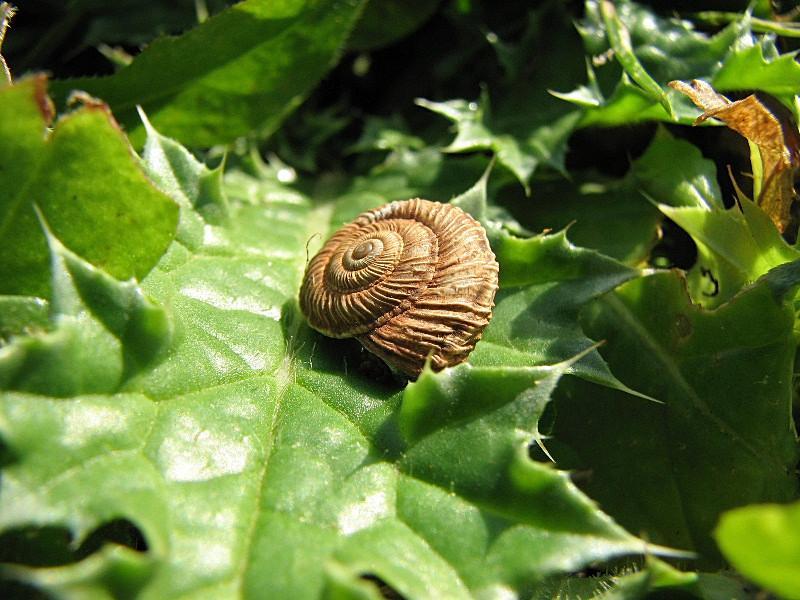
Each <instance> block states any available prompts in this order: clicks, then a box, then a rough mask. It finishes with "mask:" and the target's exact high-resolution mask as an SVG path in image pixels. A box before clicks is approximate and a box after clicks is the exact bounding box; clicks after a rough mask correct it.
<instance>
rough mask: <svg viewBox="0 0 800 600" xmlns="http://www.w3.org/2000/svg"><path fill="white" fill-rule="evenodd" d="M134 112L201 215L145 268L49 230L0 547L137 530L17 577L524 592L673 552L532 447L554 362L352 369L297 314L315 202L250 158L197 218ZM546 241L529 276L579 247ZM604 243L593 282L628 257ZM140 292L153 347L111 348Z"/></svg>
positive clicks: (346, 353)
mask: <svg viewBox="0 0 800 600" xmlns="http://www.w3.org/2000/svg"><path fill="white" fill-rule="evenodd" d="M151 135H152V136H154V138H153V139H151V141H150V142H149V144H148V147H149V148H150V152H149V154H148V157H149V158H148V160H147V164H148V168H149V169H150V170H151V171H152V173H153V176H154V178H156V179H157V180H158V181H162V182H170V181H172V182H173V183H175V184H176V185H175V186H171V187H170V186H169V185H168V186H167V187H170V189H171V190H172V193H174V194H175V195H176V198H177V197H178V196H179V195H182V200H180V206H181V212H182V213H187V212H189V213H191V212H195V213H196V214H194V215H185V214H184V215H182V216H181V222H182V223H189V224H191V223H194V222H195V221H197V220H198V219H199V220H201V222H202V223H203V232H204V233H203V236H202V238H199V239H197V240H193V244H194V245H192V246H191V247H190V245H187V244H185V243H183V242H181V241H180V240H176V241H175V242H174V243H173V245H172V246H171V247H170V249H169V251H168V252H167V253H166V254H165V255H164V256H163V258H162V260H161V261H160V263H159V264H158V265H157V267H156V268H155V269H153V270H152V271H151V273H150V274H149V275H148V276H147V277H146V278H145V279H144V280H143V281H142V283H141V291H140V289H139V288H137V287H135V286H133V284H127V283H119V282H115V281H113V280H112V279H111V278H109V277H108V276H107V275H104V274H102V273H100V272H99V271H97V270H96V269H94V268H92V267H90V266H88V265H87V264H86V263H85V262H83V261H81V260H80V259H79V258H78V257H76V256H75V255H74V254H73V253H70V252H69V251H68V250H66V249H65V248H63V246H61V245H60V244H59V243H58V242H57V240H55V239H54V238H51V247H52V249H53V254H54V257H55V258H54V272H53V273H54V280H55V282H56V283H55V285H54V290H56V291H57V292H58V293H57V294H55V295H54V300H53V304H52V311H53V332H52V333H49V332H47V333H35V334H32V335H30V336H27V337H17V338H14V339H13V341H12V342H11V343H10V344H9V345H8V346H6V347H5V348H4V349H3V350H2V351H0V352H3V353H6V354H3V355H0V359H3V360H7V363H5V364H4V366H5V365H6V364H7V365H8V370H9V372H10V371H11V369H12V368H14V367H15V366H16V367H18V366H19V364H20V363H19V361H18V360H16V361H15V359H14V357H13V356H11V354H10V351H12V350H14V351H16V349H18V348H22V349H23V350H26V351H28V354H25V355H24V356H28V357H30V356H33V357H34V358H37V357H40V356H45V358H46V360H44V359H42V360H33V359H30V360H29V362H28V366H26V367H25V368H18V370H17V371H16V372H15V373H16V375H15V376H14V377H9V378H6V379H4V380H3V381H4V388H5V389H6V390H7V391H5V392H4V393H3V394H2V395H0V434H1V435H2V440H3V443H4V447H5V448H7V450H8V454H9V455H10V456H11V457H12V459H11V461H10V463H9V464H7V465H6V466H5V467H4V469H3V496H2V502H1V503H0V526H2V528H3V529H4V530H5V531H6V534H5V535H6V540H8V541H9V542H10V543H11V545H12V547H15V545H20V544H23V543H24V541H25V535H24V532H25V531H29V530H30V529H31V528H32V529H33V530H34V531H35V530H36V528H37V527H57V528H64V529H66V530H67V531H68V532H69V534H70V535H71V537H72V539H73V540H74V541H73V545H80V546H83V545H84V544H85V543H86V542H85V541H84V540H86V539H87V538H88V537H91V535H95V534H96V533H97V532H98V531H102V530H103V526H104V525H105V524H107V523H108V522H110V521H113V520H118V519H124V520H125V521H127V522H130V523H131V524H132V526H133V527H135V528H136V529H137V530H138V532H139V533H140V534H141V537H142V538H144V540H145V542H146V545H147V551H146V554H144V555H137V554H134V553H133V552H131V551H128V550H125V549H121V548H119V547H116V546H114V545H111V544H107V545H106V546H105V549H104V550H101V551H99V552H96V553H92V554H90V556H88V557H87V558H85V559H82V560H80V561H79V562H76V563H74V564H71V565H65V566H61V567H48V568H46V569H36V568H33V567H15V570H14V573H15V576H17V577H21V578H22V579H24V581H27V582H29V583H32V584H34V585H36V586H39V587H41V588H42V589H44V590H46V591H49V592H51V593H68V592H71V591H73V590H85V593H87V594H88V593H90V592H91V593H92V594H96V595H100V594H102V593H107V594H114V593H118V592H117V591H115V590H118V589H119V588H117V587H115V586H117V585H118V582H119V581H120V578H124V577H130V578H131V583H130V587H129V588H126V589H129V590H131V593H133V592H134V591H138V593H139V594H140V595H143V596H151V597H175V596H180V595H195V596H202V595H207V596H214V597H229V596H230V597H234V596H256V597H260V596H270V597H287V598H288V597H292V598H294V597H309V598H310V597H319V596H326V595H328V596H330V597H337V595H341V594H346V595H347V597H351V596H352V595H355V596H357V597H376V587H375V585H374V584H372V583H370V581H371V579H370V577H371V578H377V579H378V580H380V581H383V582H385V583H386V585H388V586H389V587H390V588H391V589H392V590H396V591H397V592H398V593H400V594H402V595H404V596H405V597H408V598H424V597H429V596H430V594H434V595H436V596H438V597H452V598H461V597H463V598H469V597H473V596H475V595H481V594H489V593H495V592H497V591H498V590H500V591H508V592H509V593H515V594H520V593H523V592H524V591H529V590H531V589H533V588H535V586H537V585H539V584H540V583H541V582H542V581H543V580H544V579H546V578H547V577H548V576H550V575H555V574H561V573H564V572H569V571H573V570H577V569H580V568H582V567H583V566H585V565H586V564H588V563H596V562H598V561H599V562H602V561H605V560H609V559H611V558H613V557H618V556H623V555H641V554H642V553H643V552H644V551H645V549H646V548H647V549H649V550H652V551H656V552H659V553H666V554H672V551H670V550H668V549H665V548H659V547H653V546H648V545H646V544H644V542H642V541H641V540H638V539H637V538H635V537H633V536H632V535H630V534H629V533H627V532H625V531H624V530H623V529H621V528H620V527H619V526H617V525H616V524H614V523H613V521H611V520H610V519H609V518H608V517H607V516H606V515H605V514H604V513H602V512H601V511H600V510H599V509H598V508H597V506H596V505H594V504H593V503H592V502H591V501H590V500H589V499H588V498H587V497H585V496H584V495H583V494H582V493H580V492H579V491H578V490H577V489H576V488H575V486H574V485H573V484H572V482H571V481H570V478H569V475H568V474H567V473H564V472H560V471H556V470H555V469H553V468H552V467H551V466H549V465H546V464H541V463H536V462H534V461H532V460H531V459H530V458H529V456H528V446H529V444H530V443H531V442H532V440H537V439H538V441H539V442H542V441H543V439H544V436H543V434H542V432H540V431H539V420H540V417H541V415H542V414H543V412H544V411H545V409H546V408H547V406H548V404H549V398H550V394H551V392H552V390H553V389H554V387H555V385H556V383H557V382H558V380H559V377H560V376H561V375H562V373H564V372H565V371H566V370H567V369H572V368H573V365H572V361H564V362H560V363H559V364H557V365H555V366H550V367H541V368H538V369H535V368H531V365H530V364H526V365H525V366H522V367H520V366H514V365H511V366H504V367H499V368H496V367H488V366H487V367H481V368H477V367H470V366H468V365H465V366H462V367H459V368H457V369H452V370H449V371H446V372H444V373H440V374H436V375H434V374H432V373H430V372H425V373H424V374H423V376H422V377H421V378H420V380H419V381H418V382H417V383H415V384H413V385H410V386H408V387H407V388H406V390H405V391H403V390H402V388H401V387H400V386H399V385H398V383H397V382H395V381H393V380H391V379H389V380H386V379H380V378H376V377H375V376H374V375H370V373H374V368H373V370H372V371H370V368H371V367H369V360H368V359H367V358H366V357H365V355H364V354H363V352H362V351H361V350H359V349H358V347H357V344H356V343H355V342H352V341H347V340H331V339H327V338H324V337H323V336H321V335H319V334H317V333H315V332H313V331H312V330H310V329H309V328H308V326H307V325H306V324H305V320H304V319H303V318H302V316H301V315H300V314H299V309H298V308H297V303H296V300H295V297H296V293H297V289H298V285H299V280H300V276H301V273H302V271H303V268H304V264H305V256H306V255H305V248H306V245H307V244H308V243H309V238H311V237H312V234H313V233H314V232H325V231H327V229H328V228H329V227H330V224H331V219H332V218H334V215H335V214H336V212H335V211H333V210H332V207H331V206H329V205H320V206H317V207H314V206H313V205H312V203H311V202H310V201H309V200H308V199H307V198H306V197H304V196H302V195H301V194H299V193H298V192H296V191H293V190H291V189H290V188H287V187H286V186H284V185H282V184H280V183H279V182H278V181H277V179H276V178H272V177H270V175H269V173H268V171H266V170H265V172H264V173H262V177H263V178H262V179H260V180H259V179H255V178H252V177H248V176H246V175H244V174H242V173H240V174H238V175H237V176H236V177H235V178H234V179H233V180H232V181H233V184H232V185H230V186H228V194H229V196H230V204H229V210H228V213H227V216H226V217H225V218H223V219H221V220H219V221H217V222H216V223H215V222H212V221H211V220H206V218H204V217H203V216H202V215H201V214H199V212H198V210H199V209H198V208H196V207H198V206H202V204H201V203H200V202H199V201H198V200H199V198H200V197H201V195H202V186H194V185H193V184H192V182H196V181H197V175H198V170H197V169H196V168H195V167H196V165H195V164H194V163H193V162H192V160H190V157H189V156H188V155H185V154H183V153H182V152H180V151H179V150H180V149H179V148H178V147H177V146H174V145H172V143H171V142H169V140H165V139H163V138H160V137H158V136H157V134H156V133H155V131H151ZM158 157H161V159H159V160H156V159H157V158H158ZM164 158H166V160H162V159H164ZM200 172H201V176H202V169H201V170H200ZM483 181H485V179H484V180H483ZM353 201H354V202H355V200H353ZM337 210H342V211H343V210H344V208H343V207H337ZM189 217H190V218H189ZM192 227H194V226H193V225H190V226H187V228H186V231H187V232H189V233H187V236H188V237H191V235H190V232H191V229H192ZM311 243H312V244H318V243H320V242H319V241H312V242H311ZM550 243H553V244H554V246H555V247H556V250H555V255H556V257H558V256H562V258H563V260H564V263H562V264H558V262H557V261H555V262H554V263H553V264H552V265H551V267H550V269H551V273H547V272H545V274H544V275H543V277H544V278H545V279H546V280H547V279H548V278H549V279H551V280H553V279H555V280H558V277H559V276H560V274H563V273H566V275H565V276H569V261H567V260H566V259H567V258H569V256H570V255H572V254H578V255H579V253H578V252H577V251H576V250H574V249H571V248H569V247H568V246H564V244H563V242H562V241H561V238H558V237H557V236H554V239H553V240H551V241H550ZM312 250H313V248H312ZM511 256H512V257H513V255H511ZM579 258H580V256H579ZM502 260H505V259H502ZM604 260H608V259H604ZM602 262H603V259H600V258H595V259H592V260H590V261H587V263H588V264H589V265H595V266H596V265H598V264H602ZM615 264H616V263H613V262H612V261H609V264H608V265H607V269H608V271H610V273H609V274H606V277H607V279H608V281H609V282H616V281H617V279H619V278H623V279H624V278H626V277H628V276H630V272H629V270H627V269H625V268H624V267H621V266H613V267H612V265H615ZM516 279H517V285H518V287H519V289H522V288H524V286H525V285H527V284H528V283H530V282H529V281H528V280H527V279H526V278H525V277H524V276H523V273H522V271H519V274H518V275H516ZM586 293H588V292H586ZM141 294H147V295H148V296H149V297H151V298H152V299H153V302H158V303H159V304H160V305H161V306H168V307H169V310H170V315H171V320H170V323H171V324H172V327H171V328H169V330H164V329H163V328H162V329H160V330H159V329H158V328H155V329H153V328H152V327H151V328H145V329H144V331H146V332H153V331H161V335H160V337H158V338H157V339H154V341H153V342H151V343H150V344H147V345H146V347H147V348H155V347H156V346H157V345H158V344H157V343H155V342H159V341H160V343H161V344H162V345H163V346H162V348H161V350H160V352H158V353H157V354H155V355H154V356H150V357H149V362H145V361H144V360H140V361H139V362H137V363H136V365H135V366H136V367H137V368H136V369H127V370H126V368H125V366H126V365H127V364H128V363H126V356H127V355H128V353H133V354H134V355H135V356H137V357H140V358H142V359H143V358H145V357H142V355H141V354H136V352H137V351H138V350H140V348H141V347H140V346H138V345H137V343H136V342H137V340H138V339H140V337H141V336H135V335H131V333H130V332H131V331H133V328H135V327H137V326H138V323H139V322H140V321H139V320H136V319H135V318H134V316H135V315H136V314H138V312H137V311H140V310H141V306H142V305H141V304H137V303H136V302H135V301H133V300H134V299H135V298H142V297H143V296H142V295H141ZM147 306H149V307H151V309H152V310H156V311H158V310H160V309H158V308H157V307H156V306H155V305H154V304H152V303H148V304H147ZM159 314H162V315H163V314H164V313H163V312H160V313H159ZM573 318H574V317H573ZM566 321H567V319H566V318H565V322H566ZM163 322H164V321H162V323H163ZM147 323H152V320H150V321H147ZM572 327H573V328H577V325H575V324H573V325H572ZM170 331H172V332H173V333H172V335H168V334H169V332H170ZM576 333H577V329H576ZM57 336H61V337H58V339H54V337H57ZM63 339H65V340H67V341H68V342H70V343H69V344H66V343H62V342H61V340H63ZM517 340H518V341H520V342H524V341H525V340H524V336H523V333H522V332H519V333H518V334H517ZM482 343H483V342H481V344H482ZM59 344H61V345H59ZM31 347H33V349H31ZM45 351H46V352H47V353H46V354H45ZM36 352H38V354H36ZM557 355H558V353H557V352H552V353H546V354H544V355H543V357H544V358H546V359H548V360H549V362H558V361H557V360H553V359H554V358H555V357H557ZM9 357H10V358H9ZM569 358H572V357H569ZM579 358H580V357H579ZM529 359H530V357H525V360H526V362H528V361H529ZM62 365H63V366H64V368H62ZM577 365H578V363H576V364H575V367H576V368H577ZM53 366H55V367H58V368H52V367H53ZM66 366H70V367H71V368H72V369H71V371H67V370H66V368H65V367H66ZM45 374H46V375H45ZM481 390H484V391H485V392H486V393H480V391H481ZM489 391H491V393H492V394H493V395H492V396H491V402H481V400H482V399H484V398H485V397H486V394H487V393H489ZM639 401H640V402H641V401H642V400H641V399H639ZM443 407H447V410H450V411H452V413H453V415H455V417H456V418H450V417H449V416H448V415H446V414H444V412H443ZM467 449H471V450H469V451H467ZM87 490H92V491H91V493H86V491H87ZM11 560H14V556H13V555H12V557H11ZM120 562H121V563H122V564H119V565H118V563H120ZM108 573H116V575H113V576H112V575H107V574H108ZM368 576H369V577H368ZM76 593H77V592H76Z"/></svg>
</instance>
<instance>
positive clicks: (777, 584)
mask: <svg viewBox="0 0 800 600" xmlns="http://www.w3.org/2000/svg"><path fill="white" fill-rule="evenodd" d="M715 536H716V538H717V541H718V542H719V545H720V548H721V549H722V552H723V553H724V554H725V556H726V557H727V558H728V560H730V561H731V564H733V565H734V566H735V567H736V568H737V569H739V570H740V571H741V572H742V573H743V574H744V575H745V576H747V577H748V578H749V579H752V580H753V581H756V582H758V583H759V584H761V585H763V586H764V587H765V588H767V589H768V590H770V591H772V592H775V593H776V594H780V596H781V597H783V598H790V599H791V598H800V581H798V578H797V571H798V569H800V504H798V503H794V504H789V505H786V506H780V505H769V504H766V505H758V506H747V507H745V508H737V509H735V510H732V511H729V512H727V513H725V514H724V515H723V516H722V519H721V520H720V523H719V526H718V527H717V530H716V532H715Z"/></svg>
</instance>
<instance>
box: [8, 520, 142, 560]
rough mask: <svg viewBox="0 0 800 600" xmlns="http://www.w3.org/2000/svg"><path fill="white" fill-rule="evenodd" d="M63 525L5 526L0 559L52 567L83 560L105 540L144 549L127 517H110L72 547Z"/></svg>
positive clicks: (68, 533)
mask: <svg viewBox="0 0 800 600" xmlns="http://www.w3.org/2000/svg"><path fill="white" fill-rule="evenodd" d="M73 540H74V536H73V534H72V532H71V531H70V530H69V529H68V528H66V527H60V526H53V525H48V526H44V527H36V526H26V527H16V528H13V529H8V530H7V531H5V532H3V533H2V534H0V562H6V563H14V564H21V565H27V566H32V567H56V566H62V565H68V564H71V563H75V562H78V561H81V560H83V559H84V558H86V557H88V556H89V555H91V554H93V553H95V552H97V551H98V550H100V548H101V547H102V546H103V545H104V544H106V543H112V544H118V545H120V546H125V547H127V548H130V549H131V550H135V551H137V552H147V550H148V544H147V541H146V540H145V537H144V535H142V532H141V530H140V529H139V528H138V527H136V525H134V524H133V523H131V522H130V521H128V520H127V519H114V520H113V521H108V522H107V523H104V524H102V525H100V526H99V527H97V528H96V529H95V530H94V531H92V532H91V533H90V534H89V535H88V536H87V537H86V539H85V540H84V541H83V543H81V545H80V546H79V547H78V548H77V549H75V548H74V545H73Z"/></svg>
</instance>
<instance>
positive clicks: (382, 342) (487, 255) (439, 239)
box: [300, 198, 499, 377]
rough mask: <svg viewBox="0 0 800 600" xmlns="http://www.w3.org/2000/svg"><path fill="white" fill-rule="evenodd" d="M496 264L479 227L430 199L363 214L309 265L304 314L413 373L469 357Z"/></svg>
mask: <svg viewBox="0 0 800 600" xmlns="http://www.w3.org/2000/svg"><path fill="white" fill-rule="evenodd" d="M498 271H499V267H498V265H497V261H496V260H495V257H494V254H493V253H492V250H491V248H490V247H489V241H488V240H487V238H486V232H485V231H484V229H483V227H482V226H481V224H480V223H478V222H477V221H476V220H475V219H473V218H472V217H471V216H470V215H468V214H467V213H465V212H464V211H463V210H461V209H460V208H458V207H456V206H453V205H451V204H441V203H439V202H431V201H429V200H421V199H419V198H417V199H414V200H405V201H402V202H400V201H398V202H392V203H390V204H386V205H384V206H381V207H379V208H376V209H374V210H370V211H367V212H365V213H363V214H361V215H360V216H359V217H358V218H357V219H356V220H355V221H353V222H352V223H350V224H349V225H345V226H344V227H342V228H341V229H340V230H339V231H337V232H336V233H335V234H334V235H333V236H332V237H331V238H330V239H329V240H328V241H327V243H326V244H325V245H324V246H323V248H322V250H320V251H319V253H317V255H316V256H315V257H314V258H313V259H311V261H310V262H309V264H308V266H307V268H306V273H305V277H304V279H303V285H302V287H301V289H300V309H301V310H302V311H303V314H304V315H305V316H306V318H307V319H308V322H309V324H310V325H311V327H313V328H314V329H316V330H317V331H319V332H320V333H323V334H325V335H327V336H330V337H334V338H347V337H355V338H357V339H358V340H359V341H360V342H361V344H362V345H363V346H364V347H365V348H366V349H367V350H369V351H370V352H372V353H373V354H376V355H377V356H379V357H380V358H381V359H383V360H384V361H385V362H386V363H387V364H389V365H390V366H391V367H393V368H395V369H397V370H399V371H402V372H403V373H405V374H407V375H409V376H411V377H416V376H417V375H419V373H420V371H422V367H423V366H424V364H425V361H426V359H428V358H429V357H430V361H431V365H432V367H433V368H434V369H436V370H440V369H443V368H444V367H449V366H452V365H455V364H458V363H460V362H462V361H464V360H465V359H466V358H467V355H469V353H470V352H471V351H472V349H473V348H474V347H475V344H476V343H477V341H478V340H479V339H480V337H481V334H482V332H483V330H484V329H485V328H486V326H487V325H488V324H489V319H491V317H492V307H493V306H494V295H495V292H496V291H497V279H498Z"/></svg>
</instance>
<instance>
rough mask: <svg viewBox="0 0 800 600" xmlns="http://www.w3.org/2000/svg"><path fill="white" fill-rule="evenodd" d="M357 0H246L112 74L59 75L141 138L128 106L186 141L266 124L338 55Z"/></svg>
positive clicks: (62, 85)
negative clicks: (95, 99)
mask: <svg viewBox="0 0 800 600" xmlns="http://www.w3.org/2000/svg"><path fill="white" fill-rule="evenodd" d="M363 6H364V2H363V1H362V0H345V1H342V2H336V3H330V2H321V1H318V0H315V1H313V2H305V1H303V0H285V1H283V2H272V1H269V0H245V1H244V2H239V3H237V4H236V5H234V6H232V7H230V8H228V9H227V10H225V11H223V12H222V13H220V14H218V15H215V16H213V17H211V18H210V19H208V20H207V21H205V22H204V23H203V24H201V25H199V26H198V27H196V28H195V29H193V30H191V31H189V32H188V33H186V34H184V35H182V36H180V37H177V38H162V39H159V40H157V41H156V42H154V43H153V44H151V45H150V46H149V47H148V48H147V49H146V50H144V51H143V52H142V53H141V54H140V55H139V56H137V57H136V58H135V59H134V61H133V63H131V65H130V66H128V67H125V68H123V69H121V70H120V71H118V72H117V73H115V74H114V75H111V76H108V77H102V78H91V79H90V78H87V79H73V80H64V81H59V82H56V83H55V84H54V89H55V90H56V91H57V92H58V94H59V97H60V98H62V99H63V98H64V97H65V96H66V95H67V94H68V93H69V92H70V91H71V90H75V89H78V90H84V91H86V92H89V93H90V94H92V95H94V96H98V97H100V98H102V99H103V100H104V101H105V102H107V103H108V104H109V105H110V106H111V109H112V110H113V111H114V115H115V116H116V117H117V119H119V120H120V122H121V123H122V124H123V125H125V126H126V127H127V128H128V130H129V131H130V132H131V136H132V139H133V140H134V142H136V143H141V141H143V140H144V135H143V134H144V130H143V127H142V126H141V124H140V123H139V121H138V117H137V114H136V106H137V105H139V106H142V107H143V108H144V110H145V111H146V112H147V114H148V115H149V116H150V119H151V120H152V121H153V123H154V124H155V126H156V127H157V128H158V129H159V130H160V131H163V132H164V133H165V134H166V135H168V136H170V137H174V138H176V139H178V140H180V141H181V142H182V143H183V144H186V145H190V146H211V145H213V144H221V143H227V142H231V141H233V140H235V139H236V138H237V137H240V136H244V135H247V134H249V133H250V132H251V131H253V130H254V129H258V130H260V131H261V132H262V133H263V134H264V135H267V134H269V133H272V132H273V131H274V130H275V129H276V128H277V127H278V125H280V123H281V121H283V119H284V118H285V117H286V116H287V115H288V114H289V113H290V112H291V111H292V110H293V109H294V108H296V107H297V106H298V105H299V104H300V102H301V101H302V100H303V98H304V97H305V96H306V95H307V94H308V92H309V91H310V90H311V89H312V88H313V87H314V85H315V84H316V83H317V82H318V81H319V80H320V79H321V78H322V77H323V76H324V75H325V73H326V72H327V71H328V69H329V68H330V67H331V66H332V65H333V64H334V63H335V62H336V60H337V58H338V56H339V53H340V52H341V49H342V46H343V45H344V43H345V40H346V38H347V35H348V33H349V32H350V30H351V28H352V27H353V25H354V24H355V22H356V19H357V18H358V16H359V14H360V13H361V10H362V8H363Z"/></svg>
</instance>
